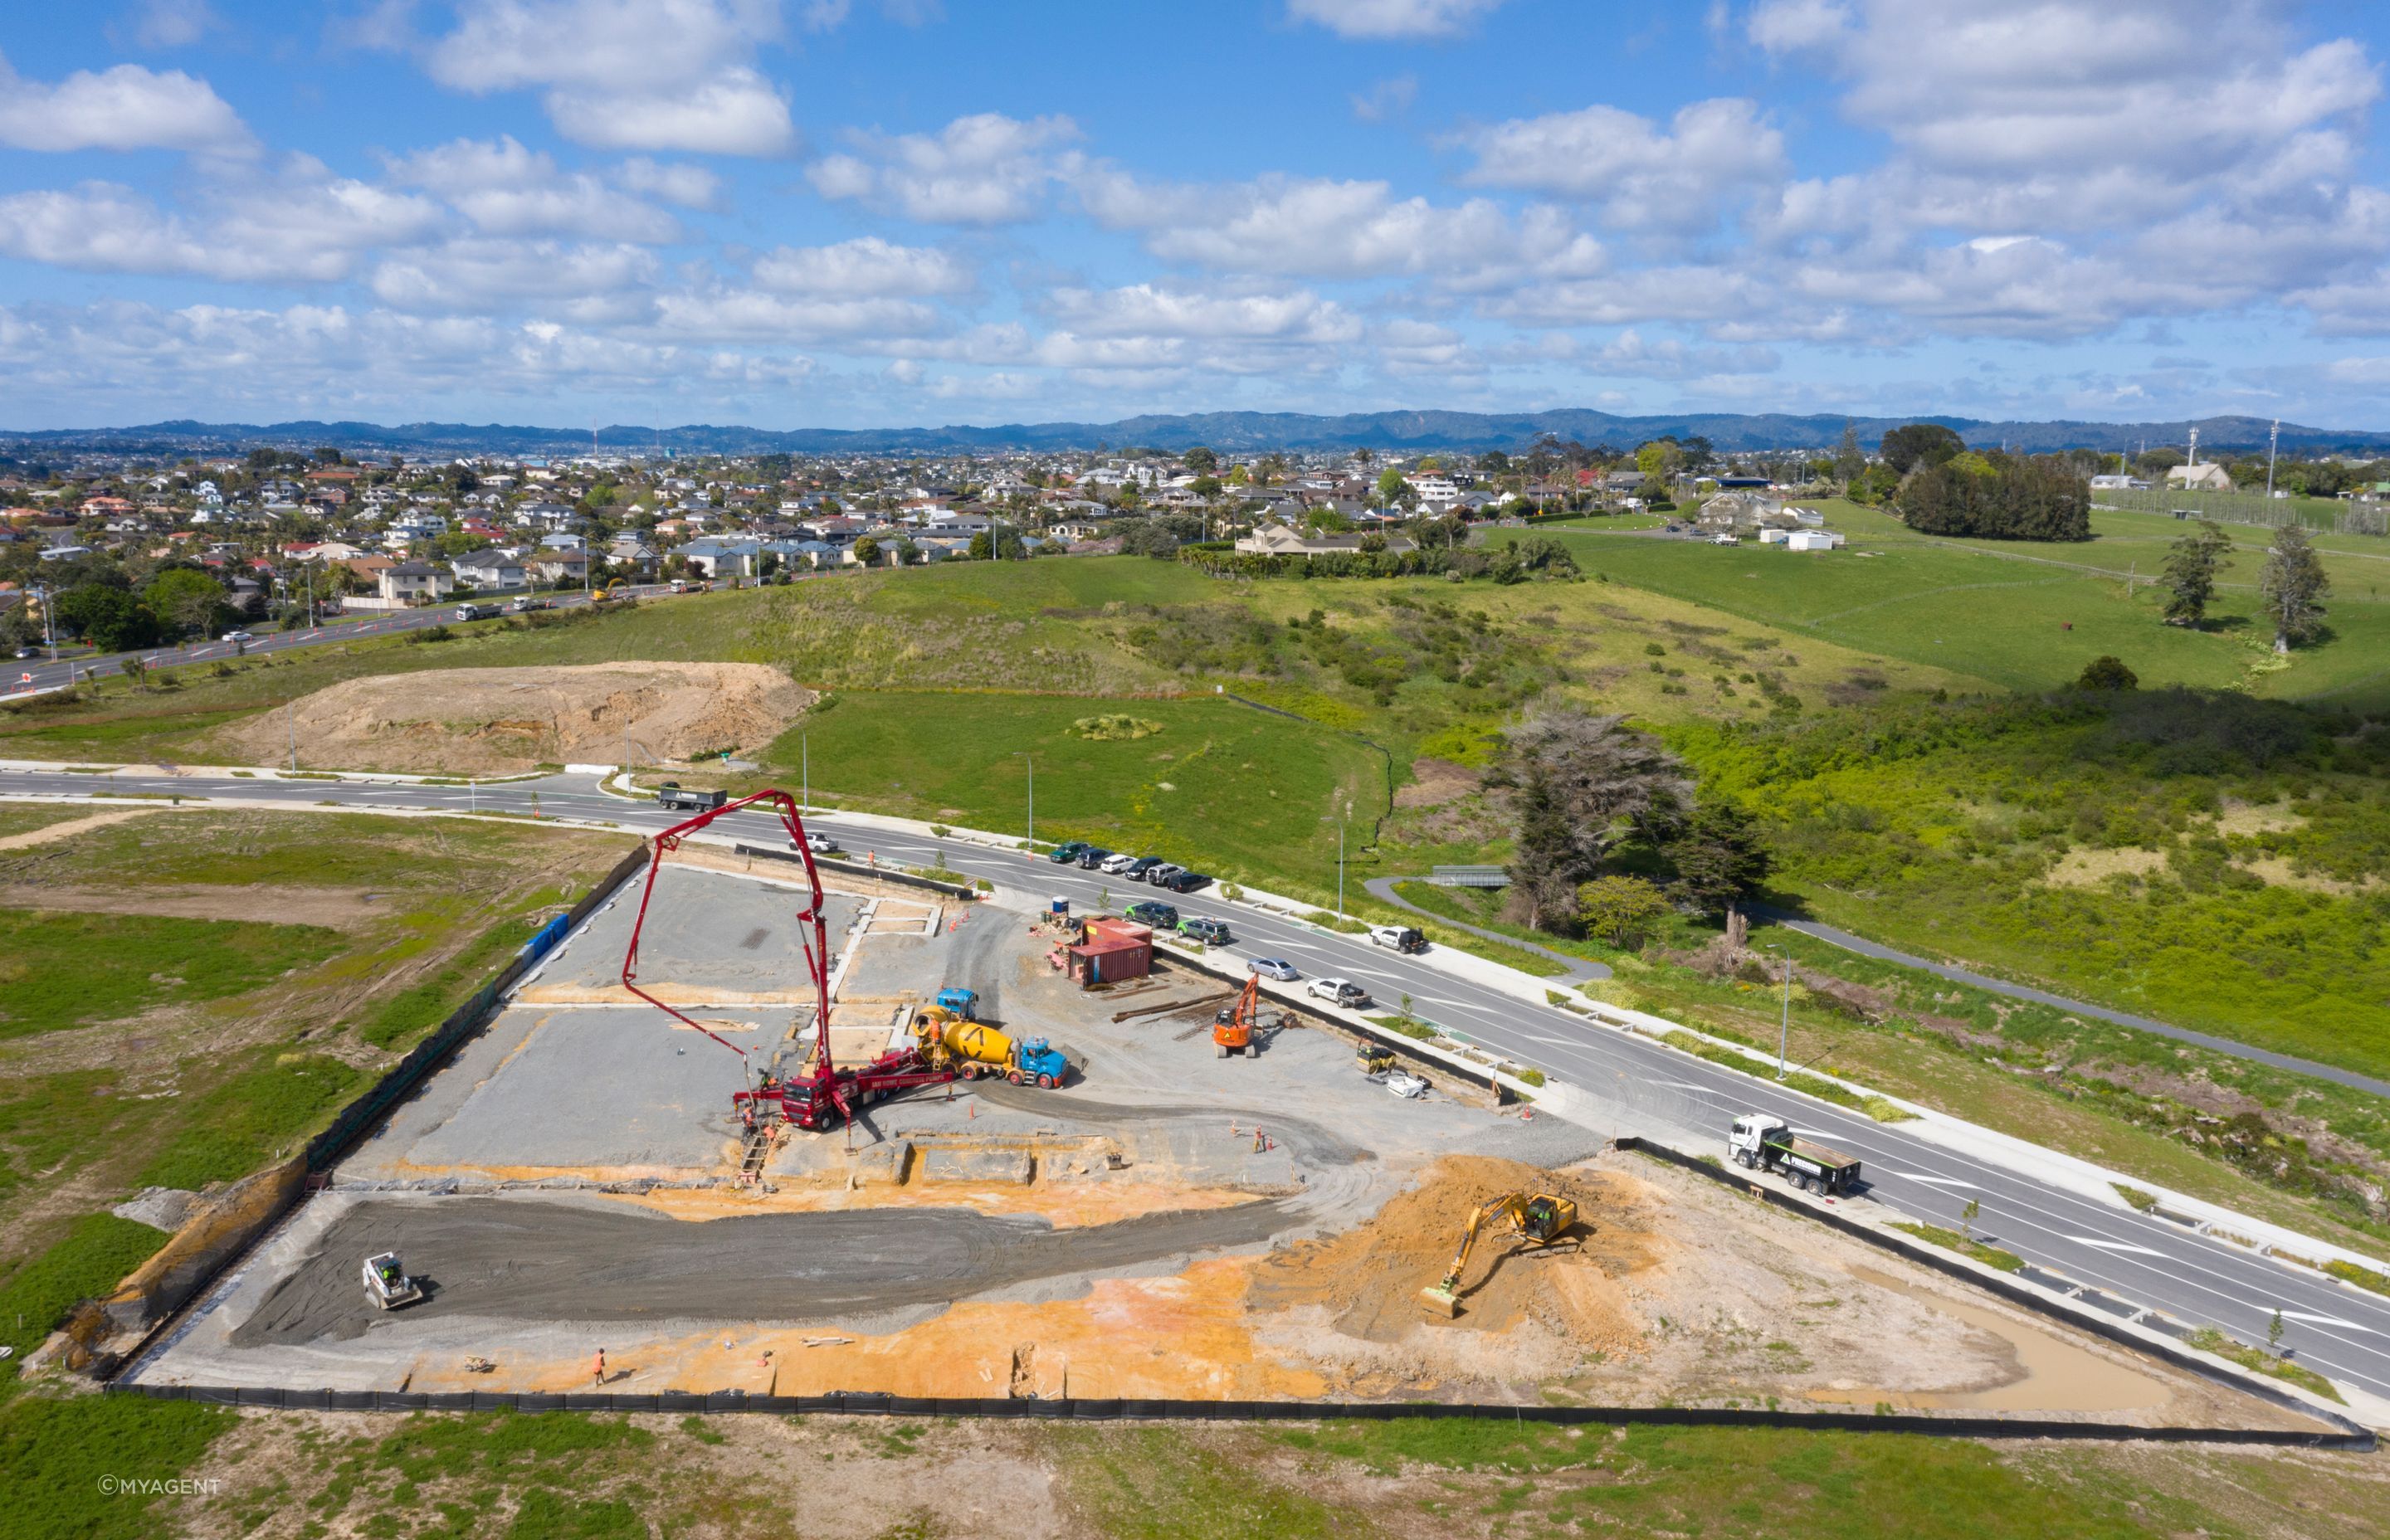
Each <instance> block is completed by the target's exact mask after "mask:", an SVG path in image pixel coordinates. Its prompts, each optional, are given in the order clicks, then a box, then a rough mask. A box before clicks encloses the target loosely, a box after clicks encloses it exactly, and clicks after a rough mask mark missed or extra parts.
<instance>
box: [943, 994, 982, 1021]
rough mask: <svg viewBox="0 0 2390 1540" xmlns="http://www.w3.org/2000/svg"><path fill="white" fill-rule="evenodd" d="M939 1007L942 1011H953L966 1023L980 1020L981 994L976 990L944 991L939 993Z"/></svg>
mask: <svg viewBox="0 0 2390 1540" xmlns="http://www.w3.org/2000/svg"><path fill="white" fill-rule="evenodd" d="M938 1005H939V1007H940V1008H941V1009H944V1010H951V1011H953V1012H954V1013H955V1014H956V1015H957V1016H959V1017H961V1018H962V1019H963V1020H966V1021H976V1020H979V992H978V991H976V990H970V989H959V988H957V989H942V990H940V991H938Z"/></svg>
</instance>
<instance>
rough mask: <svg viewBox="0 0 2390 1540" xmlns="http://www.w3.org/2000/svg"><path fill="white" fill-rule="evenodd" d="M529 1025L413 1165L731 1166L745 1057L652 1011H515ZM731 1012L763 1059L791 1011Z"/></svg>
mask: <svg viewBox="0 0 2390 1540" xmlns="http://www.w3.org/2000/svg"><path fill="white" fill-rule="evenodd" d="M507 1014H508V1016H515V1015H519V1014H527V1015H530V1016H531V1017H532V1018H533V1020H532V1023H531V1026H530V1030H529V1031H528V1032H526V1033H521V1034H520V1046H519V1047H517V1048H516V1049H515V1050H514V1051H513V1052H511V1053H510V1054H508V1056H507V1058H506V1059H505V1062H504V1063H502V1064H500V1065H499V1066H498V1067H497V1068H496V1069H495V1072H493V1073H492V1074H491V1075H490V1076H489V1078H487V1079H486V1080H484V1081H482V1083H481V1084H479V1085H477V1086H476V1087H475V1088H474V1090H473V1091H472V1093H471V1094H470V1095H469V1096H468V1097H466V1098H465V1100H464V1102H463V1103H462V1105H461V1106H459V1107H458V1108H457V1109H456V1112H455V1113H454V1114H453V1115H452V1116H450V1117H448V1118H447V1119H445V1120H444V1121H443V1122H442V1123H440V1124H439V1126H437V1127H435V1128H431V1129H429V1130H427V1131H426V1132H425V1133H424V1134H423V1135H422V1136H421V1137H419V1138H418V1139H417V1140H416V1141H415V1142H414V1143H413V1144H412V1145H411V1146H409V1147H408V1148H407V1149H406V1150H405V1157H404V1158H405V1161H406V1163H407V1164H408V1165H410V1166H413V1167H417V1168H423V1167H435V1168H446V1167H474V1168H480V1169H484V1170H487V1169H494V1168H500V1169H502V1168H515V1167H556V1168H563V1169H573V1170H615V1169H620V1168H625V1167H630V1168H671V1169H675V1170H678V1171H685V1172H704V1173H715V1172H722V1171H725V1170H735V1169H736V1166H735V1164H733V1163H727V1162H728V1161H729V1155H728V1152H729V1151H731V1150H732V1149H735V1148H736V1146H737V1141H738V1128H737V1122H736V1120H735V1118H734V1117H733V1115H732V1109H731V1101H730V1097H731V1095H732V1093H733V1092H736V1091H739V1090H741V1089H743V1088H744V1087H745V1085H746V1084H747V1075H746V1069H745V1065H744V1062H743V1061H742V1060H741V1059H739V1056H738V1055H736V1054H734V1053H731V1052H730V1051H729V1050H727V1049H726V1048H724V1047H723V1046H720V1045H719V1044H716V1043H713V1042H712V1041H710V1040H708V1039H707V1038H705V1037H704V1036H702V1035H700V1034H699V1033H694V1032H691V1031H689V1030H687V1028H684V1027H676V1026H675V1025H673V1024H672V1023H671V1022H669V1021H668V1020H667V1019H666V1018H665V1017H663V1016H662V1013H660V1012H657V1011H653V1010H642V1009H636V1008H623V1007H612V1008H608V1007H598V1008H585V1007H536V1006H533V1007H520V1006H519V1007H515V1009H514V1010H511V1011H508V1013H507ZM723 1014H726V1015H727V1014H735V1015H737V1016H738V1017H739V1018H740V1019H743V1020H752V1021H755V1022H757V1023H758V1028H759V1030H757V1031H752V1032H741V1033H725V1035H726V1036H728V1037H730V1039H731V1040H732V1041H734V1042H737V1043H739V1045H740V1046H748V1045H751V1044H752V1045H753V1046H755V1047H756V1048H757V1049H758V1050H761V1051H763V1052H766V1053H768V1051H769V1050H770V1049H771V1048H772V1047H774V1046H777V1045H778V1044H780V1043H782V1042H785V1041H786V1040H787V1039H788V1037H789V1034H790V1023H791V1018H792V1015H793V1013H792V1012H790V1011H788V1010H755V1011H745V1012H738V1013H723Z"/></svg>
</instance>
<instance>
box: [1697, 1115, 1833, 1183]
mask: <svg viewBox="0 0 2390 1540" xmlns="http://www.w3.org/2000/svg"><path fill="white" fill-rule="evenodd" d="M1726 1150H1727V1154H1728V1156H1729V1157H1731V1158H1732V1159H1733V1161H1734V1163H1735V1164H1737V1165H1739V1166H1741V1167H1742V1168H1743V1169H1744V1170H1745V1171H1773V1172H1776V1173H1777V1174H1780V1175H1781V1176H1782V1177H1783V1178H1784V1179H1785V1180H1786V1181H1788V1182H1790V1183H1792V1185H1793V1186H1794V1187H1799V1188H1800V1189H1801V1190H1802V1191H1804V1192H1816V1193H1848V1192H1854V1191H1857V1188H1858V1186H1859V1162H1858V1161H1857V1160H1856V1159H1854V1158H1853V1157H1851V1156H1848V1155H1845V1154H1844V1153H1843V1152H1842V1151H1841V1150H1839V1149H1828V1148H1827V1147H1826V1146H1824V1145H1821V1144H1819V1143H1818V1142H1817V1141H1816V1140H1814V1139H1805V1138H1803V1137H1802V1136H1800V1135H1798V1134H1795V1133H1794V1132H1792V1124H1791V1123H1786V1122H1785V1121H1784V1120H1783V1119H1782V1118H1779V1117H1774V1116H1771V1115H1769V1114H1768V1113H1766V1112H1745V1113H1744V1114H1743V1115H1742V1116H1741V1117H1739V1118H1737V1119H1735V1120H1734V1127H1733V1128H1732V1129H1730V1130H1729V1131H1728V1134H1727V1136H1726Z"/></svg>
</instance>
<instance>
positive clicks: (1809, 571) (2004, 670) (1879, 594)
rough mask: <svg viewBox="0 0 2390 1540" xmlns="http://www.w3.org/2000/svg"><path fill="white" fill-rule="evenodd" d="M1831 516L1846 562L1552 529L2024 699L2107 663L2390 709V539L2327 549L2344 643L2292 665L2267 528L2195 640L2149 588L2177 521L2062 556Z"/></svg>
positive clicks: (2066, 549)
mask: <svg viewBox="0 0 2390 1540" xmlns="http://www.w3.org/2000/svg"><path fill="white" fill-rule="evenodd" d="M1824 507H1825V509H1826V513H1827V520H1828V522H1829V524H1830V525H1831V527H1833V528H1835V529H1837V530H1840V531H1842V532H1844V533H1846V534H1848V535H1849V536H1850V542H1851V543H1850V545H1848V546H1847V547H1845V548H1844V549H1842V550H1839V551H1832V552H1825V553H1798V552H1792V551H1787V550H1784V549H1782V548H1781V547H1778V546H1763V545H1739V546H1735V547H1732V548H1728V547H1723V546H1716V545H1707V544H1703V543H1696V542H1690V541H1683V540H1662V539H1654V538H1652V537H1651V536H1649V535H1638V534H1633V533H1606V532H1605V533H1587V532H1578V531H1574V530H1570V529H1568V528H1565V527H1562V528H1559V529H1556V530H1551V531H1539V532H1538V533H1551V534H1553V535H1554V537H1555V538H1557V539H1560V540H1561V541H1562V542H1563V543H1565V544H1566V545H1568V546H1569V548H1570V550H1571V552H1572V553H1573V554H1574V556H1575V558H1576V559H1577V561H1578V563H1579V564H1580V565H1581V566H1584V567H1586V568H1587V569H1588V570H1592V571H1600V572H1603V573H1605V574H1607V575H1608V576H1609V577H1610V578H1611V579H1613V582H1616V583H1623V584H1632V585H1634V586H1636V587H1638V588H1644V589H1647V590H1649V591H1651V592H1652V593H1655V594H1664V595H1668V596H1670V597H1675V598H1678V599H1682V600H1687V601H1690V602H1691V603H1694V604H1699V605H1703V606H1705V607H1708V608H1711V609H1714V610H1723V611H1725V612H1727V613H1728V614H1732V615H1739V616H1743V617H1745V618H1747V619H1750V620H1754V621H1760V622H1767V623H1768V624H1771V625H1777V626H1780V627H1783V628H1786V629H1787V630H1790V631H1792V632H1794V633H1796V634H1800V635H1810V636H1815V637H1818V638H1821V639H1824V640H1829V641H1833V642H1837V643H1840V644H1842V645H1844V646H1846V647H1851V648H1859V649H1862V650H1865V651H1870V652H1877V653H1882V654H1883V655H1885V656H1887V657H1892V658H1903V659H1908V660H1910V661H1916V662H1921V663H1930V664H1934V665H1935V666H1938V667H1943V668H1948V669H1953V670H1957V671H1960V672H1962V673H1966V674H1976V675H1980V676H1982V677H1984V678H1985V679H1989V680H1992V681H1994V682H1996V683H1998V684H1999V685H2002V686H2005V687H2010V688H2012V689H2043V688H2049V687H2053V686H2057V685H2062V684H2064V683H2066V682H2067V681H2069V680H2071V679H2073V678H2074V677H2075V674H2078V673H2080V672H2081V670H2082V667H2083V665H2084V664H2085V663H2086V662H2088V661H2090V660H2091V659H2093V658H2095V657H2098V656H2100V655H2101V654H2103V653H2106V654H2113V655H2114V656H2115V657H2119V658H2122V659H2124V660H2125V661H2126V662H2127V663H2128V664H2130V665H2131V666H2132V668H2133V669H2134V670H2135V671H2136V672H2137V673H2138V674H2139V675H2140V676H2141V681H2142V683H2143V684H2144V685H2161V684H2180V685H2195V686H2202V687H2213V688H2223V687H2247V688H2249V689H2250V690H2252V691H2253V692H2255V693H2257V694H2262V695H2269V696H2279V697H2284V698H2299V699H2306V698H2318V697H2329V698H2332V699H2336V700H2339V701H2342V702H2345V703H2348V704H2352V705H2358V706H2364V707H2379V706H2382V705H2384V704H2390V594H2385V593H2384V590H2390V542H2384V541H2379V540H2369V539H2368V538H2366V537H2364V536H2342V535H2327V536H2319V537H2318V539H2317V542H2316V544H2317V545H2318V546H2319V549H2321V550H2322V551H2323V552H2324V565H2325V569H2326V571H2328V572H2330V574H2331V576H2332V584H2333V595H2332V600H2331V603H2330V611H2331V626H2332V635H2331V636H2330V637H2329V638H2327V639H2326V640H2324V641H2323V642H2321V643H2320V644H2319V645H2316V646H2314V647H2311V648H2302V649H2300V650H2299V651H2298V652H2296V653H2294V655H2293V656H2292V657H2291V658H2290V659H2289V660H2288V661H2287V662H2285V661H2281V660H2278V659H2276V658H2275V657H2274V656H2273V654H2272V651H2271V645H2272V641H2273V636H2272V634H2271V633H2270V632H2269V631H2267V630H2266V629H2265V628H2264V627H2263V625H2262V624H2260V623H2257V622H2255V621H2254V620H2253V618H2252V617H2253V615H2254V612H2255V601H2256V592H2255V586H2256V579H2257V570H2258V566H2259V564H2260V562H2261V561H2262V559H2263V553H2264V548H2265V544H2264V535H2265V532H2263V531H2260V530H2254V529H2246V528H2238V527H2229V526H2228V532H2227V533H2229V534H2231V536H2232V537H2233V540H2234V542H2235V550H2234V554H2233V556H2232V558H2230V559H2229V561H2228V562H2227V564H2226V566H2225V568H2224V570H2223V571H2222V572H2221V574H2220V582H2221V584H2222V585H2223V586H2222V589H2221V592H2220V594H2219V597H2218V599H2217V604H2216V605H2215V607H2214V609H2213V610H2212V611H2211V615H2212V624H2211V626H2210V628H2209V629H2207V630H2205V631H2201V632H2191V631H2186V630H2183V629H2181V628H2180V627H2177V626H2169V625H2165V624H2163V623H2162V622H2161V618H2160V615H2161V604H2162V602H2163V601H2162V597H2161V596H2160V595H2159V594H2158V593H2157V592H2156V590H2155V588H2154V587H2153V585H2152V583H2151V581H2150V580H2151V579H2152V576H2153V575H2154V574H2155V573H2156V571H2157V570H2158V567H2159V565H2160V563H2161V562H2163V561H2164V559H2165V547H2166V545H2167V544H2168V543H2169V542H2171V541H2172V540H2174V539H2175V538H2177V537H2178V535H2179V534H2180V533H2182V530H2183V526H2182V525H2180V524H2178V523H2177V522H2176V521H2175V520H2171V519H2168V518H2165V517H2163V516H2158V515H2149V514H2131V513H2112V512H2096V513H2094V514H2093V515H2092V516H2091V527H2092V530H2093V532H2094V533H2095V536H2096V538H2094V539H2093V540H2091V541H2089V542H2088V543H2085V544H2082V545H2038V544H2024V543H2018V542H2002V541H1988V540H1981V541H1978V540H1947V539H1942V538H1938V537H1935V536H1930V535H1921V534H1916V533H1911V532H1910V531H1909V530H1908V527H1907V526H1905V525H1903V524H1901V523H1900V522H1899V521H1898V520H1895V519H1892V518H1889V517H1887V516H1886V515H1884V514H1882V513H1878V512H1876V511H1874V510H1872V509H1868V508H1861V507H1855V506H1853V505H1850V504H1847V503H1841V502H1830V503H1828V504H1826V505H1824ZM2136 578H2138V581H2135V579H2136Z"/></svg>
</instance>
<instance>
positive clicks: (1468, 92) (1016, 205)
mask: <svg viewBox="0 0 2390 1540" xmlns="http://www.w3.org/2000/svg"><path fill="white" fill-rule="evenodd" d="M2385 33H2390V7H2385V6H2380V5H2358V4H2350V3H2340V4H2318V5H2307V6H2301V5H2294V4H2286V3H2285V4H2275V3H2269V0H2008V3H2004V4H2003V3H1997V0H1720V3H1717V4H1714V5H1710V6H1706V7H1704V6H1701V5H1686V6H1663V7H1651V6H1618V5H1610V4H1603V3H1599V0H1578V3H1562V0H1218V3H1215V4H1209V5H1204V6H1139V5H1121V4H1116V3H1115V4H1092V3H1091V4H1073V3H1064V0H1047V3H1045V4H1035V5H997V4H990V3H981V4H974V3H972V0H944V3H943V4H941V3H940V0H453V3H439V0H414V3H408V0H379V3H362V0H349V3H347V4H343V5H340V6H329V7H319V6H291V5H284V6H270V5H259V4H242V3H240V0H96V4H94V5H92V6H84V7H50V6H45V7H38V8H37V7H32V6H15V7H11V8H10V14H9V15H8V16H7V18H6V19H0V58H4V59H5V64H0V425H5V426H10V427H19V428H44V427H67V426H84V425H97V424H105V423H121V422H131V421H139V420H150V419H154V418H160V417H202V418H212V419H240V420H252V421H254V420H263V419H269V418H278V417H364V418H369V419H374V420H380V421H400V420H412V419H421V418H435V417H436V418H443V419H467V420H474V421H489V420H498V421H509V422H529V423H540V424H547V425H554V426H579V425H582V424H585V423H599V422H610V421H646V422H661V423H678V422H694V421H713V422H744V423H752V424H756V425H760V426H766V427H794V426H866V425H874V424H909V423H940V422H982V423H985V422H1001V421H1013V420H1042V419H1051V418H1058V417H1078V418H1090V419H1099V420H1100V419H1105V418H1110V417H1119V416H1123V415H1126V414H1129V413H1134V412H1142V411H1201V410H1222V409H1236V408H1252V409H1261V410H1286V411H1317V412H1341V411H1353V410H1375V409H1381V408H1391V407H1451V408H1461V409H1522V408H1540V407H1548V406H1571V405H1575V406H1600V407H1604V408H1608V409H1611V410H1616V411H1647V410H1677V409H1685V408H1703V409H1718V410H1730V411H1731V410H1741V411H1803V412H1805V411H1828V412H1832V411H1850V412H1857V413H1868V414H1887V415H1889V414H1902V413H1927V412H1955V413H1962V414H1967V415H1972V416H1982V417H2090V418H2106V419H2116V418H2135V419H2139V418H2164V417H2184V416H2204V415H2207V414H2210V413H2216V412H2246V413H2252V414H2255V415H2259V416H2281V417H2288V418H2291V419H2293V420H2295V421H2302V422H2307V423H2313V424H2320V425H2326V426H2347V427H2370V428H2382V427H2385V426H2390V411H2385V410H2384V402H2385V399H2390V268H2386V267H2385V263H2390V156H2385V153H2384V140H2383V135H2382V133H2381V130H2380V129H2379V127H2378V126H2377V118H2376V114H2375V110H2374V109H2375V107H2376V104H2377V101H2378V98H2379V97H2380V96H2381V94H2382V89H2383V78H2382V73H2383V71H2382V59H2383V58H2384V53H2385V49H2390V37H2385Z"/></svg>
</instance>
